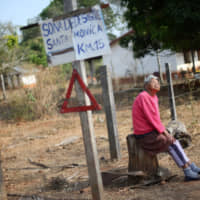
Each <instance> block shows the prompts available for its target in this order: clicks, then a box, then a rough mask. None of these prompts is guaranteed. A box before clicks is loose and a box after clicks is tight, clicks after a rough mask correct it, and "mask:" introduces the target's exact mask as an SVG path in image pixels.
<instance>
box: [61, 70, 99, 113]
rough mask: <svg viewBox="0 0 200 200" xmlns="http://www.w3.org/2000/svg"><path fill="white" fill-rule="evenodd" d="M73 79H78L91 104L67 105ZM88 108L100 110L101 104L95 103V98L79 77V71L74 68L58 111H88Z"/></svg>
mask: <svg viewBox="0 0 200 200" xmlns="http://www.w3.org/2000/svg"><path fill="white" fill-rule="evenodd" d="M75 80H77V81H78V83H79V85H80V86H81V88H82V90H83V91H84V92H85V93H86V94H87V95H88V97H89V99H90V102H91V105H88V106H77V107H69V108H68V107H67V106H68V101H69V99H70V96H71V93H72V88H73V84H74V82H75ZM88 110H101V106H100V105H99V104H98V103H97V101H96V99H95V98H94V96H93V95H92V94H91V92H90V90H89V89H88V88H87V87H86V85H85V84H84V82H83V80H82V79H81V77H80V75H79V73H78V72H77V70H76V69H74V70H73V73H72V77H71V80H70V83H69V87H68V90H67V93H66V99H65V101H64V103H63V105H62V107H61V110H60V112H61V113H68V112H83V111H88Z"/></svg>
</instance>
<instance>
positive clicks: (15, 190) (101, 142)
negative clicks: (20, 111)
mask: <svg viewBox="0 0 200 200" xmlns="http://www.w3.org/2000/svg"><path fill="white" fill-rule="evenodd" d="M192 110H193V111H196V112H195V113H194V112H192ZM199 110H200V101H195V102H194V103H193V104H192V108H191V105H179V106H177V112H178V117H179V119H180V120H181V121H182V122H184V123H185V125H186V127H187V130H188V132H189V133H190V134H191V136H192V145H191V146H190V147H188V148H187V149H186V153H187V154H188V156H189V157H190V159H191V160H192V161H195V162H196V163H197V164H198V165H200V156H199V155H200V131H199V128H200V118H199V116H200V113H199ZM161 116H162V119H163V122H164V124H165V125H166V124H167V122H169V120H170V112H169V110H168V109H166V108H162V107H161ZM117 122H118V133H119V140H120V148H121V154H122V158H121V160H119V161H111V160H110V154H109V142H108V134H107V127H106V121H105V115H104V113H103V112H99V113H94V114H93V123H94V131H95V136H96V145H97V151H98V158H99V161H100V169H101V171H107V170H111V169H125V170H126V169H127V166H128V152H127V145H126V136H127V135H128V134H130V133H132V122H131V105H128V106H127V105H126V106H123V107H120V108H117ZM0 127H1V129H0V145H1V152H2V159H3V171H4V180H5V184H6V189H7V194H8V200H15V199H16V200H17V199H23V198H21V197H22V196H32V195H37V196H40V197H45V198H47V197H48V198H49V199H74V200H75V199H76V200H79V199H80V200H81V199H82V200H83V199H92V196H91V190H90V187H89V186H88V172H87V164H86V158H85V152H84V145H83V138H82V132H81V127H80V120H79V115H78V114H65V115H62V116H61V115H57V116H55V117H53V118H52V117H51V118H48V117H46V119H44V120H37V121H33V122H18V123H6V122H4V121H0ZM66 140H67V142H68V144H62V142H63V141H65V142H66ZM159 164H160V165H161V166H165V167H167V168H168V169H169V170H170V171H171V173H172V174H174V175H177V176H176V177H175V178H173V179H171V181H169V182H166V183H162V184H155V185H151V186H146V187H142V188H137V189H132V188H131V187H130V186H127V185H111V186H107V187H104V196H105V197H104V199H105V200H155V199H156V200H198V199H200V181H193V182H184V176H183V173H182V171H181V170H180V169H178V168H177V167H176V165H175V163H174V162H173V161H172V159H171V157H170V156H169V155H167V154H163V155H162V156H160V157H159Z"/></svg>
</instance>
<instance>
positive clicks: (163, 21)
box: [121, 0, 200, 57]
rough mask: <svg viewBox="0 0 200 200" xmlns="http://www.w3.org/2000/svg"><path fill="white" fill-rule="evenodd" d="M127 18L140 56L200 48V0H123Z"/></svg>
mask: <svg viewBox="0 0 200 200" xmlns="http://www.w3.org/2000/svg"><path fill="white" fill-rule="evenodd" d="M121 3H122V6H124V7H126V12H125V18H126V20H127V22H128V27H129V28H132V29H133V30H134V33H133V34H132V35H131V36H130V37H129V38H128V39H127V41H132V42H133V51H134V52H135V55H136V56H137V57H141V56H144V55H145V54H147V53H150V52H151V51H152V50H155V51H157V50H162V49H171V50H172V51H178V52H182V51H188V50H191V51H192V52H193V51H195V50H198V49H199V47H200V27H199V26H198V24H199V23H200V13H199V9H200V4H199V1H198V0H191V1H187V0H182V1H179V0H161V1H160V0H143V1H140V0H121Z"/></svg>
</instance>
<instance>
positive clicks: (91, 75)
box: [88, 59, 94, 85]
mask: <svg viewBox="0 0 200 200" xmlns="http://www.w3.org/2000/svg"><path fill="white" fill-rule="evenodd" d="M88 63H89V69H90V77H91V82H90V83H91V85H94V80H93V78H94V61H93V60H92V59H89V60H88Z"/></svg>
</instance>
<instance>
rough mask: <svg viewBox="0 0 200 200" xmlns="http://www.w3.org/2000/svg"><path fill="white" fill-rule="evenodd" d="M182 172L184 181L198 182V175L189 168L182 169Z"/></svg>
mask: <svg viewBox="0 0 200 200" xmlns="http://www.w3.org/2000/svg"><path fill="white" fill-rule="evenodd" d="M183 172H184V174H185V181H193V180H200V175H199V174H198V173H197V172H194V171H192V169H191V168H190V167H187V168H185V169H183Z"/></svg>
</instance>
